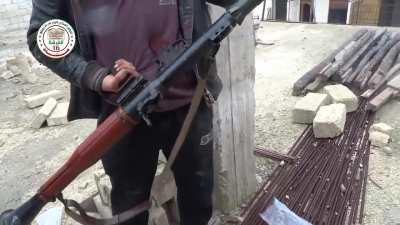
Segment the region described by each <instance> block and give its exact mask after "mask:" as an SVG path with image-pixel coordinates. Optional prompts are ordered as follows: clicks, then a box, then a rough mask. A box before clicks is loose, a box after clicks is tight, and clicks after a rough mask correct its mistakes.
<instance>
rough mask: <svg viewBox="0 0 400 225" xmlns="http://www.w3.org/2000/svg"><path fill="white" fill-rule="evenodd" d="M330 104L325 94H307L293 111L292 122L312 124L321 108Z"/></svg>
mask: <svg viewBox="0 0 400 225" xmlns="http://www.w3.org/2000/svg"><path fill="white" fill-rule="evenodd" d="M329 103H330V99H329V96H328V95H327V94H318V93H308V94H307V95H306V96H305V97H304V98H302V99H301V100H300V101H298V102H297V104H296V106H295V107H294V109H293V122H295V123H303V124H312V123H313V120H314V118H315V116H316V115H317V112H318V110H319V109H320V107H321V106H324V105H327V104H329Z"/></svg>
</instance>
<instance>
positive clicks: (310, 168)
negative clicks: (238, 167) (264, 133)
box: [242, 100, 374, 225]
mask: <svg viewBox="0 0 400 225" xmlns="http://www.w3.org/2000/svg"><path fill="white" fill-rule="evenodd" d="M366 104H367V101H366V100H363V101H362V102H361V104H360V107H359V109H358V110H357V111H356V112H353V113H351V114H349V115H348V120H347V123H346V128H345V132H344V134H343V135H342V136H340V137H338V138H335V139H316V138H314V135H313V130H312V127H311V126H310V127H308V128H307V129H306V130H305V131H304V132H303V134H302V135H301V136H300V137H299V139H298V140H297V142H296V143H295V144H294V145H293V147H292V149H291V150H290V151H289V153H288V154H289V156H291V157H294V158H295V162H294V163H293V164H286V163H281V164H280V165H279V166H278V167H277V168H276V169H275V171H274V172H273V174H272V176H271V179H270V180H269V181H267V183H265V185H264V186H263V188H261V189H260V190H259V192H258V193H257V194H256V195H255V197H254V198H253V200H252V201H251V202H250V203H249V205H248V207H247V208H246V209H245V211H244V213H243V217H244V221H243V223H242V225H264V224H267V223H266V222H264V221H263V220H262V219H261V217H260V216H259V214H260V213H262V212H263V211H264V210H265V209H266V208H267V206H268V205H269V204H268V202H269V201H270V200H271V199H272V198H273V197H276V198H278V199H279V200H280V201H281V202H283V203H285V204H286V205H287V206H288V207H289V208H290V209H291V210H293V212H295V213H296V214H297V215H299V216H301V217H302V218H304V219H306V220H308V221H309V222H311V223H312V224H314V225H317V224H318V225H319V224H326V225H342V224H343V225H349V224H358V223H360V224H362V219H363V212H364V207H363V206H364V199H365V191H366V179H367V176H368V160H369V154H370V143H369V141H368V137H369V135H368V132H369V127H370V125H371V123H372V121H373V117H374V113H372V112H369V111H366V110H365V105H366Z"/></svg>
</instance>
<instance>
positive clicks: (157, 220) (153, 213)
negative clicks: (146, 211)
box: [149, 207, 169, 225]
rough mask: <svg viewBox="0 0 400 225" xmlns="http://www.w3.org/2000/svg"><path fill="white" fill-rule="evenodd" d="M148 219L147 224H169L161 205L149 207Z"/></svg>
mask: <svg viewBox="0 0 400 225" xmlns="http://www.w3.org/2000/svg"><path fill="white" fill-rule="evenodd" d="M149 221H150V222H149V225H169V222H168V217H167V214H166V212H165V210H164V209H163V208H161V207H153V208H151V210H150V218H149Z"/></svg>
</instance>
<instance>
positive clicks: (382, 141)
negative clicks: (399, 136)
mask: <svg viewBox="0 0 400 225" xmlns="http://www.w3.org/2000/svg"><path fill="white" fill-rule="evenodd" d="M393 130H394V128H392V127H391V126H389V125H387V124H385V123H376V124H374V125H372V126H371V129H370V131H369V141H370V142H371V145H372V146H375V147H385V146H386V145H387V144H389V142H390V140H391V134H392V132H393Z"/></svg>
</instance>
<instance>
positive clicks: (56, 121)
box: [47, 102, 69, 126]
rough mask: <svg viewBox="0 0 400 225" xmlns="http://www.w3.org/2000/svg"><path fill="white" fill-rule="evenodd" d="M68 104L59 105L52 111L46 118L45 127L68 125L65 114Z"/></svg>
mask: <svg viewBox="0 0 400 225" xmlns="http://www.w3.org/2000/svg"><path fill="white" fill-rule="evenodd" d="M68 106H69V103H67V102H64V103H59V104H58V105H57V107H56V108H55V109H54V111H53V113H52V114H51V115H50V117H49V118H47V125H49V126H58V125H64V124H67V123H68V119H67V113H68Z"/></svg>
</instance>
